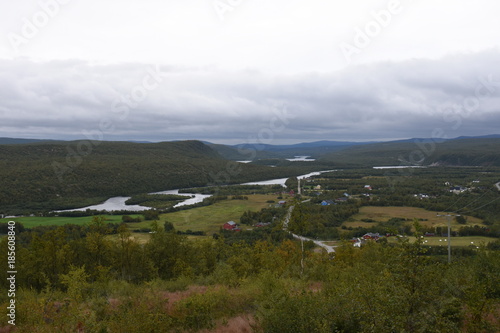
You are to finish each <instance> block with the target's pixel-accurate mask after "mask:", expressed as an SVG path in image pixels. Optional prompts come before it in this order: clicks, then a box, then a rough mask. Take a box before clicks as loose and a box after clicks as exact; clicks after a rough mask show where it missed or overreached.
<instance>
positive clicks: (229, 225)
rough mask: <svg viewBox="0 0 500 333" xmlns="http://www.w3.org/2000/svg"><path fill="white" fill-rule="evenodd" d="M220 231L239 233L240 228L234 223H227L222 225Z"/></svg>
mask: <svg viewBox="0 0 500 333" xmlns="http://www.w3.org/2000/svg"><path fill="white" fill-rule="evenodd" d="M222 229H224V230H233V231H240V230H241V229H240V227H239V226H238V225H237V224H236V222H234V221H229V222H226V223H224V225H223V226H222Z"/></svg>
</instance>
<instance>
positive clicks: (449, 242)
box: [436, 214, 460, 264]
mask: <svg viewBox="0 0 500 333" xmlns="http://www.w3.org/2000/svg"><path fill="white" fill-rule="evenodd" d="M436 216H446V220H447V222H448V264H450V263H451V217H452V216H460V215H453V214H442V215H441V214H437V215H436Z"/></svg>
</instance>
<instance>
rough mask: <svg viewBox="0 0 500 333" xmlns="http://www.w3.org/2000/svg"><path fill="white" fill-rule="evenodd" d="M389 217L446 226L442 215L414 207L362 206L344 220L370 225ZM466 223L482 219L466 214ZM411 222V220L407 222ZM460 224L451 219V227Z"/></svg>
mask: <svg viewBox="0 0 500 333" xmlns="http://www.w3.org/2000/svg"><path fill="white" fill-rule="evenodd" d="M391 218H406V219H409V220H410V221H411V220H413V219H414V218H417V219H422V220H423V221H420V224H422V225H423V226H426V227H446V226H447V219H446V217H443V216H437V213H436V212H431V211H428V210H425V209H423V208H415V207H376V206H364V207H361V208H360V209H359V213H358V214H356V215H353V216H352V218H351V219H350V221H347V222H344V224H343V225H345V226H346V227H352V228H357V227H371V226H373V225H374V224H375V223H378V222H386V221H387V220H389V219H391ZM466 218H467V225H483V221H482V220H481V219H478V218H476V217H471V216H467V217H466ZM365 219H371V220H374V221H375V222H364V221H362V220H365ZM409 223H411V222H409ZM459 226H462V225H461V224H458V223H457V222H456V221H455V220H454V219H452V221H451V227H452V228H457V227H459Z"/></svg>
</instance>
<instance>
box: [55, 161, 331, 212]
mask: <svg viewBox="0 0 500 333" xmlns="http://www.w3.org/2000/svg"><path fill="white" fill-rule="evenodd" d="M333 171H336V170H326V171H317V172H311V173H308V174H305V175H302V176H298V177H297V178H299V179H304V178H309V177H312V176H318V175H320V174H322V173H326V172H333ZM287 179H288V178H278V179H270V180H263V181H258V182H250V183H244V184H241V185H281V186H283V187H285V182H286V180H287ZM151 194H175V195H184V196H186V200H184V201H182V202H180V203H178V204H176V205H175V206H174V207H180V206H186V205H193V204H196V203H198V202H202V201H203V200H204V199H205V198H208V197H211V196H212V195H210V194H199V193H179V190H178V189H177V190H168V191H161V192H154V193H151ZM128 199H130V197H113V198H109V199H108V200H106V201H105V202H103V203H101V204H98V205H93V206H87V207H82V208H75V209H68V210H64V211H63V212H66V211H85V210H87V209H91V210H107V211H114V210H130V211H136V212H139V211H143V210H148V209H151V207H146V206H141V205H126V204H125V201H127V200H128Z"/></svg>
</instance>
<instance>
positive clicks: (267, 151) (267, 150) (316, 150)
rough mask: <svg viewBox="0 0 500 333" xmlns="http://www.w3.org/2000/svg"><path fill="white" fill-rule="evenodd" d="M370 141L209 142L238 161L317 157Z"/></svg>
mask: <svg viewBox="0 0 500 333" xmlns="http://www.w3.org/2000/svg"><path fill="white" fill-rule="evenodd" d="M369 143H371V142H348V141H315V142H304V143H298V144H292V145H268V144H259V143H254V144H238V145H233V146H227V145H216V144H210V146H211V147H212V148H213V149H215V150H216V151H217V152H219V154H221V156H223V157H224V158H227V159H230V160H234V161H240V160H248V159H249V157H254V158H253V159H254V160H256V159H276V158H281V159H283V158H293V157H294V156H310V157H312V158H319V157H321V156H323V155H325V154H327V153H330V152H334V151H339V150H342V149H345V148H347V147H351V146H356V145H365V144H369Z"/></svg>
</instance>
